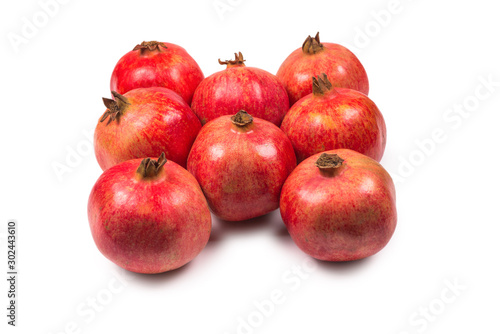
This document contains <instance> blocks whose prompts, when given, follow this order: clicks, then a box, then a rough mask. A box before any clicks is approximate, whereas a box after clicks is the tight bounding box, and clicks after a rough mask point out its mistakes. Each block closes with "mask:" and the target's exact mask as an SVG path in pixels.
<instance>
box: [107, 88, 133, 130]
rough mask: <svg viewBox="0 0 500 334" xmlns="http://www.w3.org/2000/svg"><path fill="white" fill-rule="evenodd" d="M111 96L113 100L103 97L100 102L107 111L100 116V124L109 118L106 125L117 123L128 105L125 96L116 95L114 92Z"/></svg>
mask: <svg viewBox="0 0 500 334" xmlns="http://www.w3.org/2000/svg"><path fill="white" fill-rule="evenodd" d="M111 94H112V95H113V97H114V98H115V99H114V100H113V99H107V98H105V97H103V98H102V101H103V102H104V105H105V106H106V108H107V109H106V112H104V114H103V115H102V117H101V119H100V122H104V121H105V120H106V118H108V117H109V120H108V123H106V125H108V124H109V123H111V122H112V121H114V120H117V121H118V120H119V118H120V115H122V114H123V112H125V110H126V109H127V107H128V106H129V105H130V102H128V99H127V98H126V97H125V96H123V95H121V94H118V93H117V92H115V91H112V92H111Z"/></svg>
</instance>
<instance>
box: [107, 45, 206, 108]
mask: <svg viewBox="0 0 500 334" xmlns="http://www.w3.org/2000/svg"><path fill="white" fill-rule="evenodd" d="M203 78H204V75H203V72H202V71H201V69H200V67H199V66H198V64H197V63H196V61H195V60H194V59H193V58H192V57H191V56H190V55H189V54H188V53H187V52H186V50H184V49H183V48H182V47H180V46H178V45H175V44H172V43H163V42H157V41H151V42H142V43H141V44H139V45H137V46H136V47H135V48H134V49H133V50H132V51H130V52H128V53H127V54H125V55H124V56H123V57H122V58H121V59H120V60H119V61H118V63H117V64H116V66H115V69H114V70H113V74H112V75H111V91H116V92H118V93H119V94H125V93H126V92H128V91H130V90H132V89H136V88H147V87H165V88H169V89H171V90H173V91H174V92H176V93H177V94H179V95H180V96H181V97H182V98H183V99H184V101H186V102H187V103H188V104H191V100H192V98H193V94H194V91H195V89H196V87H198V85H199V84H200V82H201V80H203Z"/></svg>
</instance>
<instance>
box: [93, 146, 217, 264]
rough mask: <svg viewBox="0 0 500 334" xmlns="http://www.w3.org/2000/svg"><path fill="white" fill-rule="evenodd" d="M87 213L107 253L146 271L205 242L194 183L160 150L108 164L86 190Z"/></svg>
mask: <svg viewBox="0 0 500 334" xmlns="http://www.w3.org/2000/svg"><path fill="white" fill-rule="evenodd" d="M88 218H89V223H90V230H91V232H92V237H93V238H94V241H95V243H96V245H97V248H98V249H99V251H100V252H101V253H102V254H103V255H104V256H105V257H107V258H108V259H109V260H111V261H112V262H114V263H115V264H117V265H119V266H120V267H122V268H125V269H127V270H130V271H133V272H137V273H145V274H156V273H161V272H165V271H169V270H174V269H176V268H179V267H181V266H183V265H185V264H186V263H188V262H189V261H191V260H192V259H193V258H194V257H196V256H197V255H198V254H199V253H200V252H201V250H202V249H203V248H204V247H205V245H206V244H207V242H208V239H209V236H210V231H211V226H212V225H211V224H212V223H211V216H210V210H209V208H208V205H207V202H206V200H205V197H204V196H203V193H202V191H201V189H200V187H199V185H198V183H197V182H196V180H195V179H194V177H193V176H192V175H191V174H189V172H188V171H186V170H185V169H184V168H182V167H180V166H179V165H177V164H176V163H174V162H172V161H167V160H166V159H165V155H164V154H162V155H160V157H159V158H158V160H154V159H150V158H146V159H143V160H141V159H135V160H129V161H126V162H123V163H121V164H119V165H116V166H114V167H111V168H110V169H108V170H106V171H105V172H104V173H103V174H102V175H101V176H100V177H99V179H98V180H97V182H96V184H95V185H94V187H93V188H92V191H91V193H90V197H89V202H88Z"/></svg>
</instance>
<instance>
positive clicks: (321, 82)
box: [312, 73, 335, 95]
mask: <svg viewBox="0 0 500 334" xmlns="http://www.w3.org/2000/svg"><path fill="white" fill-rule="evenodd" d="M312 86H313V87H312V89H313V94H314V95H324V94H325V93H326V92H328V91H331V90H334V91H335V88H333V85H332V83H331V82H330V80H328V77H327V75H326V73H322V74H321V75H318V76H317V77H312Z"/></svg>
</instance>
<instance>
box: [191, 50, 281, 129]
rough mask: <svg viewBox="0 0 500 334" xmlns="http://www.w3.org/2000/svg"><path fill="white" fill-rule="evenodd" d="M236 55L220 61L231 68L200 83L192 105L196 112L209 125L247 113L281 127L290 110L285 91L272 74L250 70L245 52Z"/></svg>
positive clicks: (255, 69) (254, 69) (256, 69)
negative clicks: (224, 117) (230, 58)
mask: <svg viewBox="0 0 500 334" xmlns="http://www.w3.org/2000/svg"><path fill="white" fill-rule="evenodd" d="M234 55H235V59H234V60H226V61H221V60H220V59H219V63H220V64H221V65H227V68H226V69H225V70H223V71H220V72H217V73H214V74H212V75H211V76H209V77H207V78H206V79H204V80H203V81H202V82H201V83H200V85H199V86H198V88H197V89H196V91H195V93H194V97H193V103H192V105H191V107H192V108H193V111H194V113H195V114H196V115H197V116H198V118H199V119H200V121H201V123H202V124H205V123H207V122H208V121H211V120H213V119H215V118H217V117H219V116H222V115H234V114H235V113H237V112H238V111H239V110H245V111H247V112H248V113H250V114H251V115H253V116H254V117H258V118H262V119H265V120H267V121H269V122H272V123H274V124H275V125H277V126H280V124H281V121H282V120H283V117H284V116H285V114H286V112H287V111H288V107H289V104H288V95H287V93H286V90H285V88H284V87H283V86H282V85H281V84H280V82H279V81H278V79H277V78H276V76H274V75H272V74H271V73H269V72H266V71H264V70H261V69H258V68H255V67H246V66H245V63H244V62H245V60H244V59H243V55H242V54H241V52H240V53H239V54H236V53H235V54H234Z"/></svg>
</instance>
